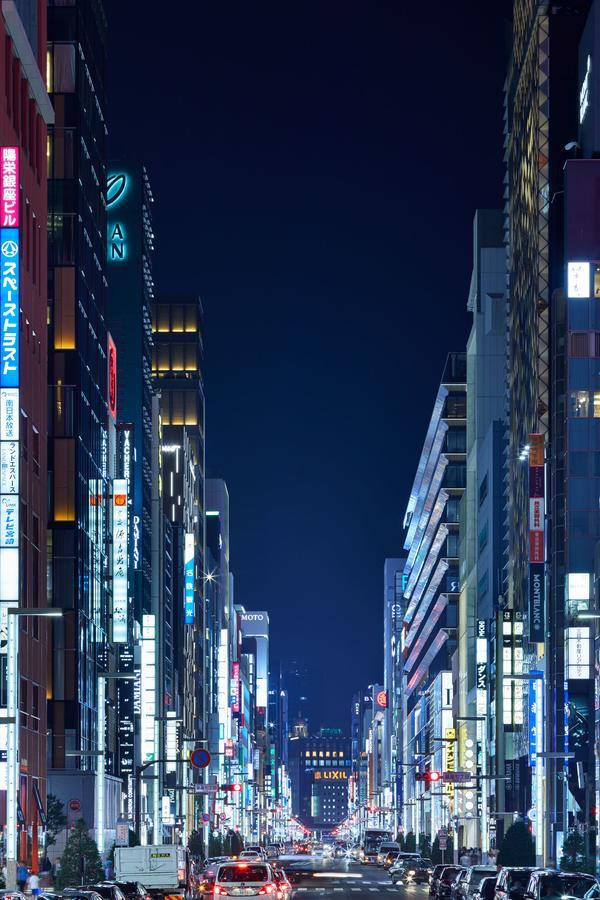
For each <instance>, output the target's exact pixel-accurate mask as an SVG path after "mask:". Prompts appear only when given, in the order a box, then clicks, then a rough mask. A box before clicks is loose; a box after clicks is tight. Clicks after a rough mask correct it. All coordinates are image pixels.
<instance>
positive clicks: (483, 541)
mask: <svg viewBox="0 0 600 900" xmlns="http://www.w3.org/2000/svg"><path fill="white" fill-rule="evenodd" d="M487 545H488V523H487V522H485V523H484V525H483V528H482V529H481V530H480V532H479V552H480V553H481V552H482V551H483V550H484V549H485V548H486V547H487Z"/></svg>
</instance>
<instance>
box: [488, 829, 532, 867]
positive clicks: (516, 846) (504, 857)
mask: <svg viewBox="0 0 600 900" xmlns="http://www.w3.org/2000/svg"><path fill="white" fill-rule="evenodd" d="M496 864H497V865H498V866H534V865H535V843H534V840H533V838H532V836H531V832H530V831H529V828H528V827H527V825H526V824H525V822H514V823H513V824H512V825H511V826H510V828H509V829H508V831H507V832H506V834H505V835H504V840H503V841H502V844H501V845H500V850H499V852H498V858H497V860H496Z"/></svg>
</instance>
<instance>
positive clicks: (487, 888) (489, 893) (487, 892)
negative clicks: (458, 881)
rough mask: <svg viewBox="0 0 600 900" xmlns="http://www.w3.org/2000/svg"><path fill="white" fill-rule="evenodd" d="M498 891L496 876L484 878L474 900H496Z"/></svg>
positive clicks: (476, 889) (474, 892)
mask: <svg viewBox="0 0 600 900" xmlns="http://www.w3.org/2000/svg"><path fill="white" fill-rule="evenodd" d="M495 890H496V875H488V877H487V878H482V879H481V881H480V882H479V884H478V885H477V887H476V888H475V890H474V891H473V900H494V892H495Z"/></svg>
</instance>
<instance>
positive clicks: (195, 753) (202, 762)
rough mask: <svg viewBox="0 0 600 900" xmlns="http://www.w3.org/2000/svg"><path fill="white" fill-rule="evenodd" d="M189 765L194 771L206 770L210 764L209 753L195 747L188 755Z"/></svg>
mask: <svg viewBox="0 0 600 900" xmlns="http://www.w3.org/2000/svg"><path fill="white" fill-rule="evenodd" d="M190 763H191V765H192V766H193V767H194V768H195V769H206V767H207V766H208V765H209V764H210V753H209V752H208V750H205V749H204V747H196V749H195V750H192V752H191V753H190Z"/></svg>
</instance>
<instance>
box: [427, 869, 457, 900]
mask: <svg viewBox="0 0 600 900" xmlns="http://www.w3.org/2000/svg"><path fill="white" fill-rule="evenodd" d="M461 872H464V869H463V868H462V867H461V866H444V869H443V871H442V874H441V875H440V876H439V877H438V880H437V885H436V890H435V894H434V896H435V897H437V898H438V900H450V897H451V896H452V885H453V884H454V881H455V879H456V876H457V875H459V874H460V873H461Z"/></svg>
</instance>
